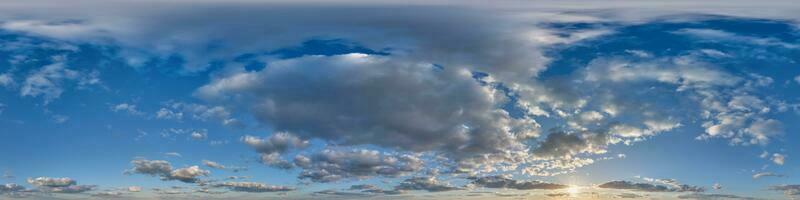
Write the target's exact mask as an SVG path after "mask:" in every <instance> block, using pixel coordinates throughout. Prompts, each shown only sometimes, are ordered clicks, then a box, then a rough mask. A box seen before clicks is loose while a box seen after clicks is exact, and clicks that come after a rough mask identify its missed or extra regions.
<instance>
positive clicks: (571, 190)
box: [567, 185, 581, 196]
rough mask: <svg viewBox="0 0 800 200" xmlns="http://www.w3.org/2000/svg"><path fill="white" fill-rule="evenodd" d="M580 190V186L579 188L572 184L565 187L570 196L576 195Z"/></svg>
mask: <svg viewBox="0 0 800 200" xmlns="http://www.w3.org/2000/svg"><path fill="white" fill-rule="evenodd" d="M580 192H581V188H579V187H578V186H574V185H573V186H569V188H567V193H569V195H570V196H576V195H578V193H580Z"/></svg>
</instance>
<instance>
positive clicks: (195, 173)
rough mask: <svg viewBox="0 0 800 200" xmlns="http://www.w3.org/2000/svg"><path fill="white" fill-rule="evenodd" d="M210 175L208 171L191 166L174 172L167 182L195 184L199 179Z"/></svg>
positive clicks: (167, 178)
mask: <svg viewBox="0 0 800 200" xmlns="http://www.w3.org/2000/svg"><path fill="white" fill-rule="evenodd" d="M210 173H211V172H209V171H208V170H203V169H200V167H198V166H191V167H186V168H179V169H175V170H172V172H170V174H169V176H168V177H166V180H179V181H181V182H184V183H194V182H197V177H199V176H208V174H210Z"/></svg>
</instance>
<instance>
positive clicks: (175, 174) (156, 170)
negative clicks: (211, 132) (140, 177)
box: [125, 159, 211, 183]
mask: <svg viewBox="0 0 800 200" xmlns="http://www.w3.org/2000/svg"><path fill="white" fill-rule="evenodd" d="M131 165H133V168H132V169H129V170H127V171H126V172H125V173H126V174H144V175H150V176H158V177H160V178H161V180H178V181H181V182H185V183H195V182H197V181H198V177H200V176H208V175H209V174H210V173H211V172H209V171H208V170H203V169H200V167H199V166H190V167H186V168H178V169H173V168H172V165H171V164H170V163H169V162H167V161H165V160H144V159H136V160H132V161H131Z"/></svg>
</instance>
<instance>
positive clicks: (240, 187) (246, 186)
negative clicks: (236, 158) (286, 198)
mask: <svg viewBox="0 0 800 200" xmlns="http://www.w3.org/2000/svg"><path fill="white" fill-rule="evenodd" d="M214 187H225V188H228V189H230V190H232V191H239V192H287V191H292V190H295V189H294V188H291V187H286V186H274V185H267V184H263V183H256V182H224V183H219V184H215V185H214Z"/></svg>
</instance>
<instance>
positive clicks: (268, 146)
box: [241, 132, 309, 169]
mask: <svg viewBox="0 0 800 200" xmlns="http://www.w3.org/2000/svg"><path fill="white" fill-rule="evenodd" d="M241 140H242V142H244V143H245V144H247V145H248V146H250V147H252V148H254V149H255V150H256V151H257V152H258V153H260V154H261V162H262V163H264V164H267V165H269V166H272V167H277V168H280V169H290V168H292V167H294V166H293V165H292V163H291V162H289V161H288V160H286V159H284V158H283V157H282V155H283V153H286V152H287V151H289V150H292V149H303V148H305V147H307V146H308V145H309V142H308V140H303V139H300V138H299V137H297V136H295V135H292V134H290V133H287V132H278V133H274V134H272V135H270V136H269V137H267V138H259V137H256V136H250V135H245V136H243V137H242V139H241Z"/></svg>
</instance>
